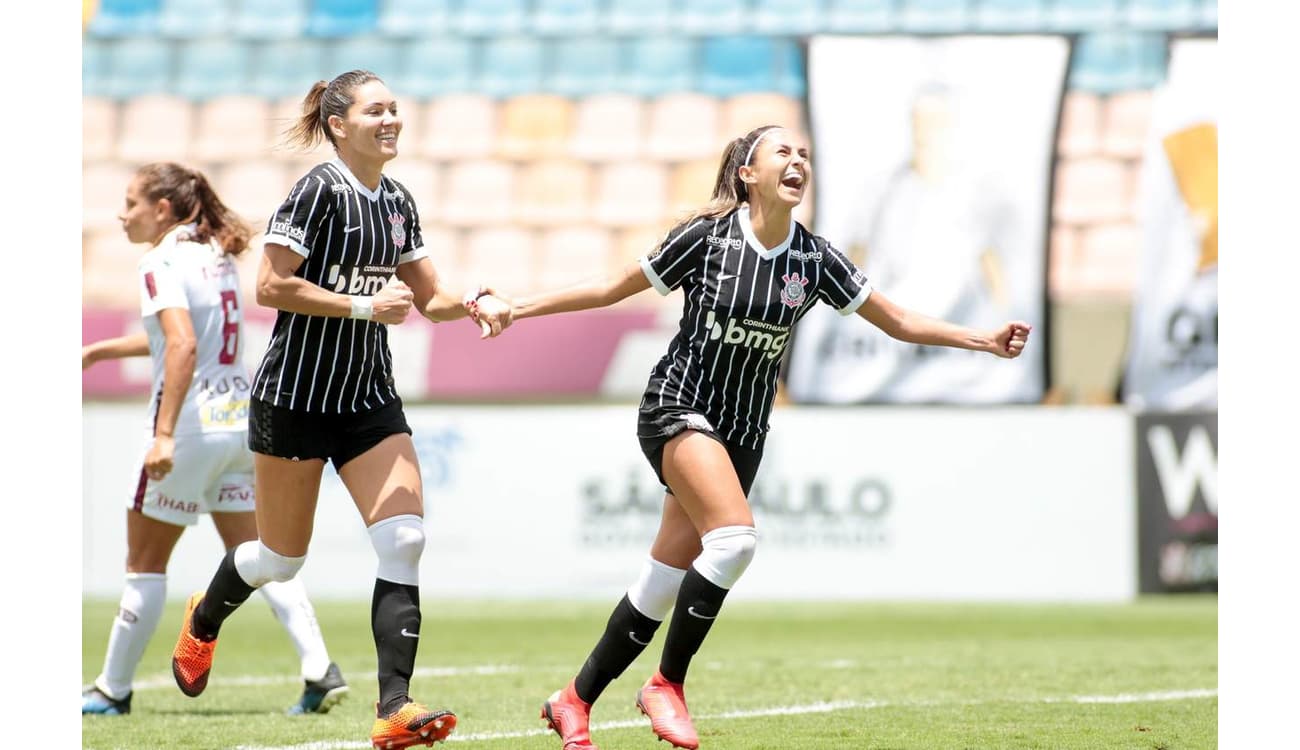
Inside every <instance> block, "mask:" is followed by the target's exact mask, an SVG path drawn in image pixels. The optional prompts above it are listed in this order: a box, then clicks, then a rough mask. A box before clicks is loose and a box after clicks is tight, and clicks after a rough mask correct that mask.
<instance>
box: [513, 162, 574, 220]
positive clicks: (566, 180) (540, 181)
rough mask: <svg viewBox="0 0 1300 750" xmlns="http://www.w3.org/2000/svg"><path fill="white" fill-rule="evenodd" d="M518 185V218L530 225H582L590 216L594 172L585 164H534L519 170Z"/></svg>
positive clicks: (516, 200) (516, 198) (516, 197)
mask: <svg viewBox="0 0 1300 750" xmlns="http://www.w3.org/2000/svg"><path fill="white" fill-rule="evenodd" d="M516 186H517V187H516V193H515V206H516V217H517V220H518V221H519V222H520V223H522V224H525V225H527V226H531V227H555V226H564V225H568V224H582V223H584V222H586V221H587V219H588V217H589V215H590V213H591V169H590V168H589V167H588V166H587V165H586V164H585V163H584V162H580V161H575V160H570V159H543V160H541V161H536V162H533V163H531V164H528V165H526V166H524V167H523V168H522V169H521V170H520V173H519V179H518V181H517V183H516Z"/></svg>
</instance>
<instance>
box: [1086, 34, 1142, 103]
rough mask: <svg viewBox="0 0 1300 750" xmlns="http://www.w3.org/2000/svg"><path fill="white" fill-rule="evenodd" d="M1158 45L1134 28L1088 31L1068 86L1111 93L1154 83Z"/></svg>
mask: <svg viewBox="0 0 1300 750" xmlns="http://www.w3.org/2000/svg"><path fill="white" fill-rule="evenodd" d="M1155 49H1156V47H1155V42H1154V40H1151V39H1147V38H1146V36H1145V35H1143V34H1139V33H1135V32H1106V33H1093V34H1085V35H1083V36H1082V37H1080V38H1079V41H1078V48H1077V50H1076V51H1075V54H1074V60H1073V61H1072V63H1071V67H1070V76H1069V86H1070V88H1072V89H1076V90H1083V91H1092V92H1095V93H1098V94H1109V93H1112V92H1116V91H1127V90H1129V89H1136V88H1146V87H1149V86H1151V85H1154V83H1155V80H1152V79H1153V76H1155V75H1158V74H1156V73H1155V66H1156V64H1157V63H1156V61H1155V59H1154V57H1153V55H1154V50H1155ZM1161 52H1163V49H1162V48H1161ZM1160 63H1161V67H1162V64H1163V61H1160ZM1161 72H1163V70H1161Z"/></svg>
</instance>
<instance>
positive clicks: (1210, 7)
mask: <svg viewBox="0 0 1300 750" xmlns="http://www.w3.org/2000/svg"><path fill="white" fill-rule="evenodd" d="M1196 22H1197V26H1199V27H1200V28H1202V29H1217V28H1219V0H1201V12H1200V13H1199V14H1198V15H1197V19H1196Z"/></svg>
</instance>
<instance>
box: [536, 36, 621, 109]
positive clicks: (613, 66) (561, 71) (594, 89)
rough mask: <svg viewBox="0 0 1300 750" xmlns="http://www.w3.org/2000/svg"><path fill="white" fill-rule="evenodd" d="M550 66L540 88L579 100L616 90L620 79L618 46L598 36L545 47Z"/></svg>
mask: <svg viewBox="0 0 1300 750" xmlns="http://www.w3.org/2000/svg"><path fill="white" fill-rule="evenodd" d="M549 50H550V54H549V55H548V57H549V58H550V60H549V62H550V65H549V66H548V69H547V73H546V80H545V81H544V83H543V89H544V90H546V91H549V92H551V93H553V94H559V95H561V96H570V97H575V98H576V97H581V96H587V95H588V94H599V93H605V92H610V91H615V90H617V87H618V86H619V85H620V83H621V80H620V78H619V71H620V70H621V69H622V65H621V58H622V55H621V53H620V52H621V50H620V45H619V43H618V42H617V41H615V40H614V39H610V38H606V37H600V36H585V37H573V38H571V39H557V40H554V41H553V42H552V43H551V44H550V45H549Z"/></svg>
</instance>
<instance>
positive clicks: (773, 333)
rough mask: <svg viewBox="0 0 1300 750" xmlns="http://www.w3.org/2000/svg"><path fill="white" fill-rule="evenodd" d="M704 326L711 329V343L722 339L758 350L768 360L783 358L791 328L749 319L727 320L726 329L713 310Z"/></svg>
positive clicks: (725, 341) (728, 342) (706, 317)
mask: <svg viewBox="0 0 1300 750" xmlns="http://www.w3.org/2000/svg"><path fill="white" fill-rule="evenodd" d="M704 326H705V327H706V328H708V329H709V340H710V341H717V340H718V339H722V343H724V344H731V345H732V346H743V347H745V348H747V349H757V350H758V351H759V352H760V353H762V354H763V355H764V356H766V357H767V358H768V359H776V358H777V357H779V356H781V352H783V351H785V342H786V341H787V340H788V339H789V338H790V326H779V325H773V324H771V323H764V322H763V321H761V320H750V319H749V318H744V319H741V320H737V319H735V318H727V322H726V328H725V329H724V328H723V324H722V323H719V322H718V316H717V313H716V312H714V311H713V310H709V314H708V315H706V316H705V318H704Z"/></svg>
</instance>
